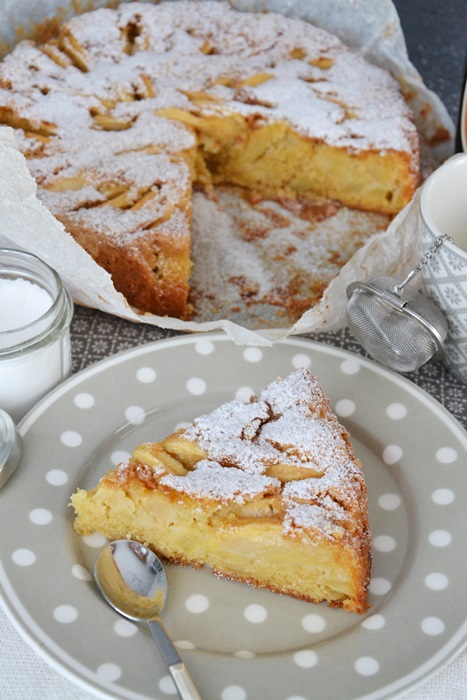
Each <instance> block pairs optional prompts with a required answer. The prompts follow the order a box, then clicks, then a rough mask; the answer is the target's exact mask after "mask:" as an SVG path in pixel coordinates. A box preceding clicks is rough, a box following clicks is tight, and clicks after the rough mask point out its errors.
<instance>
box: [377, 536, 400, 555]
mask: <svg viewBox="0 0 467 700" xmlns="http://www.w3.org/2000/svg"><path fill="white" fill-rule="evenodd" d="M373 546H374V548H375V549H377V550H378V552H392V550H393V549H395V548H396V540H395V539H394V537H391V536H390V535H378V536H377V537H375V538H374V540H373Z"/></svg>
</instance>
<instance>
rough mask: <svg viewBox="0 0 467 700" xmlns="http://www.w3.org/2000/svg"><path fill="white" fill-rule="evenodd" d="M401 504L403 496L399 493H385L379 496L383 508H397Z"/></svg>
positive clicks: (379, 503) (380, 505)
mask: <svg viewBox="0 0 467 700" xmlns="http://www.w3.org/2000/svg"><path fill="white" fill-rule="evenodd" d="M400 504H401V497H400V496H399V495H398V494H397V493H383V494H382V495H381V496H380V497H379V498H378V505H379V507H380V508H382V509H383V510H396V508H399V506H400Z"/></svg>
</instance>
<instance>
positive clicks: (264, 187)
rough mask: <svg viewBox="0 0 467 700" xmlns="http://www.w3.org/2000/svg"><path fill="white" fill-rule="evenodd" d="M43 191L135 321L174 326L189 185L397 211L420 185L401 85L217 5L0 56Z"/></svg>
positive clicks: (320, 35)
mask: <svg viewBox="0 0 467 700" xmlns="http://www.w3.org/2000/svg"><path fill="white" fill-rule="evenodd" d="M0 123H3V124H8V125H10V126H12V127H13V128H14V129H15V131H16V134H17V137H18V141H19V145H20V148H21V149H22V151H23V153H24V154H25V156H26V157H27V159H28V163H29V167H30V171H31V173H32V175H33V176H34V177H35V179H36V181H37V184H38V196H39V198H40V199H41V200H42V201H43V202H44V203H45V204H46V205H47V207H48V208H49V209H50V210H51V211H52V213H53V214H54V215H55V216H56V217H57V218H58V219H59V220H60V221H62V222H63V224H64V225H65V227H66V229H67V230H68V232H69V233H70V234H71V235H72V236H73V237H74V238H75V239H76V240H77V241H78V243H80V244H81V245H82V246H83V247H84V248H85V249H86V250H87V251H88V253H89V254H90V255H91V256H92V257H93V258H94V259H95V260H96V261H97V263H98V264H99V265H101V266H102V267H103V268H105V269H106V270H107V271H108V272H110V274H111V275H112V277H113V280H114V283H115V286H116V288H117V289H118V290H119V291H121V292H122V293H123V294H124V296H125V297H126V298H127V300H128V302H129V303H130V304H131V305H133V306H135V307H136V308H137V309H139V310H141V311H148V312H152V313H156V314H158V315H170V316H177V317H181V318H186V317H188V316H189V315H190V306H189V303H188V293H189V276H190V267H191V262H190V245H191V218H190V217H191V192H192V187H193V186H196V187H199V188H202V189H203V190H204V191H206V192H208V193H210V194H211V196H215V194H214V193H215V187H216V185H219V184H224V185H225V184H227V185H233V186H236V187H241V188H245V189H246V190H247V191H248V192H251V193H252V194H254V193H259V194H260V195H261V196H268V197H271V198H275V197H288V198H290V197H292V198H305V199H306V198H307V197H314V196H320V197H324V198H328V199H331V200H336V201H339V202H341V203H343V204H344V205H346V206H349V207H354V208H359V209H363V210H368V211H372V212H374V211H376V212H382V213H388V214H390V215H393V214H395V213H397V212H398V211H399V210H400V209H401V208H402V207H403V206H404V205H405V204H407V203H408V202H409V201H410V199H411V197H412V195H413V193H414V191H415V189H416V187H417V185H418V181H419V145H418V135H417V131H416V128H415V126H414V123H413V117H412V115H411V113H410V112H409V109H408V107H407V105H406V103H405V101H404V99H403V97H402V94H401V91H400V88H399V85H398V83H397V81H396V80H395V79H394V78H393V77H392V76H391V75H390V74H389V73H388V72H386V71H384V70H382V69H380V68H379V67H377V66H375V65H372V64H370V63H369V62H367V61H366V60H365V59H364V58H363V57H362V56H361V55H360V54H359V53H357V52H355V51H353V50H351V49H349V48H348V47H347V46H345V45H344V44H343V43H342V42H341V41H340V40H339V39H338V38H337V37H335V36H333V35H331V34H329V33H327V32H325V31H323V30H321V29H318V28H317V27H315V26H312V25H311V24H309V23H307V22H304V21H301V20H297V19H293V18H289V17H285V16H283V15H279V14H275V13H249V12H248V13H245V12H239V11H236V10H234V9H232V8H231V7H230V5H229V4H228V3H226V2H223V1H220V2H212V1H209V0H204V1H201V2H200V1H197V0H193V1H189V2H186V1H183V0H182V1H178V2H176V3H173V2H161V3H159V4H156V5H152V4H146V3H138V2H131V3H122V4H121V5H119V6H117V7H116V8H115V9H108V8H102V9H98V10H95V11H92V12H87V13H84V14H81V15H78V16H76V17H73V18H72V19H70V20H69V21H67V22H65V23H64V24H63V25H62V27H61V29H60V31H59V34H58V36H57V37H56V38H55V39H51V40H49V41H48V42H46V43H42V44H36V43H34V42H32V41H29V40H27V41H22V42H20V43H19V44H18V45H17V46H16V47H15V49H14V50H13V51H12V52H11V53H10V54H9V55H8V56H6V57H5V59H4V60H3V62H2V63H1V64H0Z"/></svg>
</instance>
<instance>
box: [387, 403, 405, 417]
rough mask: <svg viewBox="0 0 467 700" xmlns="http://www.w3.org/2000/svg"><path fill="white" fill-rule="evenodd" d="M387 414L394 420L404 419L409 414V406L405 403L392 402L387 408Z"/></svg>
mask: <svg viewBox="0 0 467 700" xmlns="http://www.w3.org/2000/svg"><path fill="white" fill-rule="evenodd" d="M386 415H387V416H388V418H392V420H402V418H405V417H406V415H407V407H406V406H404V404H403V403H390V404H389V406H388V407H387V409H386Z"/></svg>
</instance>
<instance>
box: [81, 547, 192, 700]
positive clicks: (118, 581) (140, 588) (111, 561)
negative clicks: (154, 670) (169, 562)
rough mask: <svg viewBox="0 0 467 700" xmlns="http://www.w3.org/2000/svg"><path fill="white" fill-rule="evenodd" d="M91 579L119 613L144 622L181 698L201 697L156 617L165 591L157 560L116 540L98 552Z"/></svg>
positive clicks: (136, 548)
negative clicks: (92, 578)
mask: <svg viewBox="0 0 467 700" xmlns="http://www.w3.org/2000/svg"><path fill="white" fill-rule="evenodd" d="M94 578H95V581H96V584H97V588H98V589H99V591H100V593H101V594H102V596H103V597H104V599H105V600H106V601H107V603H109V605H111V606H112V607H113V608H114V610H116V611H117V612H118V613H120V615H123V616H124V617H126V618H128V619H130V620H134V621H136V622H146V624H147V625H148V627H149V629H150V630H151V632H152V635H153V637H154V639H155V640H156V642H157V645H158V647H159V651H160V653H161V656H162V658H163V659H164V661H165V663H166V665H167V667H168V669H169V671H170V673H171V675H172V678H173V681H174V683H175V685H176V687H177V690H178V692H179V694H180V697H181V698H182V700H201V698H200V695H199V693H198V691H197V690H196V688H195V686H194V684H193V681H192V680H191V677H190V675H189V673H188V671H187V669H186V667H185V664H184V663H183V661H182V660H181V658H180V656H179V654H178V652H177V650H176V649H175V647H174V646H173V644H172V642H171V640H170V638H169V636H168V634H167V631H166V629H165V627H164V625H163V624H162V622H161V620H160V619H159V615H160V613H161V612H162V610H163V608H164V605H165V601H166V598H167V592H168V583H167V576H166V573H165V570H164V567H163V565H162V562H161V561H160V559H159V558H158V557H157V556H156V555H155V554H154V552H152V551H151V550H150V549H148V548H147V547H145V546H144V545H142V544H140V543H139V542H135V541H133V540H115V541H114V542H110V543H109V544H107V545H106V546H105V547H104V548H103V549H102V550H101V552H100V554H99V556H98V558H97V561H96V564H95V567H94Z"/></svg>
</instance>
